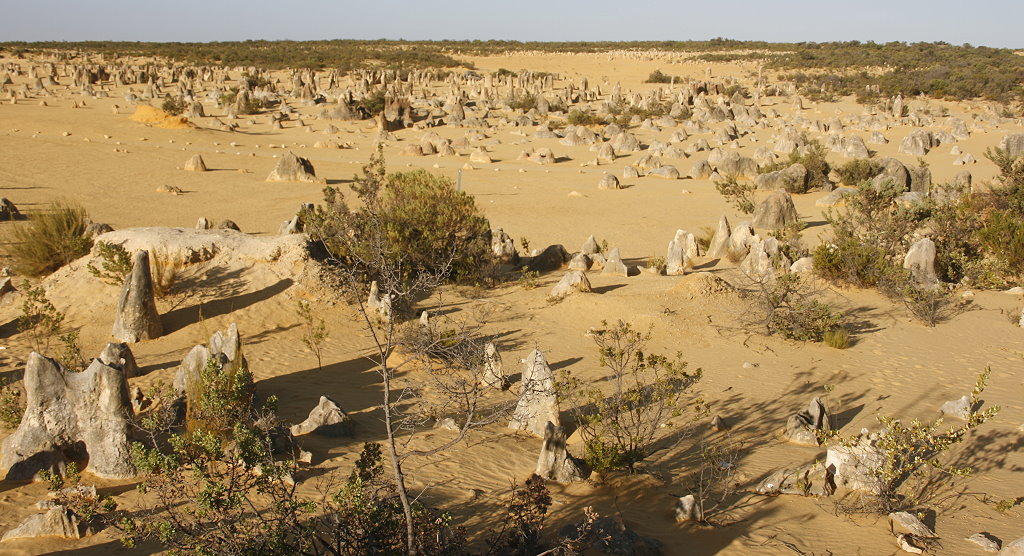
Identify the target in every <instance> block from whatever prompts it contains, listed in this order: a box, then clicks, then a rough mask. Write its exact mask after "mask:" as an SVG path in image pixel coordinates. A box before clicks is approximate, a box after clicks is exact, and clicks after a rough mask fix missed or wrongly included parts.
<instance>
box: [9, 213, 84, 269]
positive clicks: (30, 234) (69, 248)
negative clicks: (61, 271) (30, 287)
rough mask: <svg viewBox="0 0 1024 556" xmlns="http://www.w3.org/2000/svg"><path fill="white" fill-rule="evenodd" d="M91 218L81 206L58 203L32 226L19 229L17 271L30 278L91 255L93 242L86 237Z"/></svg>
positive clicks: (14, 234) (15, 249)
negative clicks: (88, 254)
mask: <svg viewBox="0 0 1024 556" xmlns="http://www.w3.org/2000/svg"><path fill="white" fill-rule="evenodd" d="M88 225H89V216H88V214H87V213H86V212H85V209H84V208H82V207H81V206H79V205H76V204H73V203H70V202H67V201H57V202H54V203H52V204H50V206H49V207H48V209H47V210H45V211H43V212H42V213H40V214H38V215H37V216H35V217H34V218H33V219H32V220H31V221H30V222H29V223H27V224H21V225H19V226H17V227H15V228H14V229H13V230H12V232H11V236H12V239H13V240H14V242H13V245H12V246H11V248H10V254H11V256H12V257H14V264H15V267H17V269H18V270H19V271H20V272H22V273H23V274H26V275H28V276H41V275H43V274H48V273H50V272H53V271H54V270H57V269H58V268H60V267H62V266H64V265H66V264H68V263H70V262H71V261H73V260H75V259H77V258H79V257H82V256H84V255H86V254H87V253H89V249H91V248H92V240H91V239H89V238H88V237H86V235H85V230H86V228H87V227H88Z"/></svg>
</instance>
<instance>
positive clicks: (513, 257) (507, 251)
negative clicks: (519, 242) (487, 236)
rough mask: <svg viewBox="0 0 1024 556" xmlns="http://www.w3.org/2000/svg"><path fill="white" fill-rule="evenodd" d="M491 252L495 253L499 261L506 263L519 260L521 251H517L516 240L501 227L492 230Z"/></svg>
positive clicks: (514, 262)
mask: <svg viewBox="0 0 1024 556" xmlns="http://www.w3.org/2000/svg"><path fill="white" fill-rule="evenodd" d="M491 252H492V253H494V257H495V258H496V259H497V260H498V262H501V263H504V264H516V263H517V262H519V253H517V252H516V246H515V242H514V241H512V238H511V237H509V235H508V234H506V233H505V230H503V229H501V228H498V229H497V230H495V231H493V232H491Z"/></svg>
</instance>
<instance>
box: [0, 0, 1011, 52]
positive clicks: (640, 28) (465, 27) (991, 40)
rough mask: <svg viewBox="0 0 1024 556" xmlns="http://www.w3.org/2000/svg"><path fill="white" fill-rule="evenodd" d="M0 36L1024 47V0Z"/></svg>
mask: <svg viewBox="0 0 1024 556" xmlns="http://www.w3.org/2000/svg"><path fill="white" fill-rule="evenodd" d="M0 13H2V14H3V17H2V18H0V42H2V41H41V40H66V41H81V40H112V41H156V42H208V41H235V40H247V39H266V40H280V39H291V40H312V39H406V40H424V39H427V40H429V39H434V40H438V39H460V40H465V39H469V40H472V39H480V40H486V39H505V40H519V41H628V40H704V39H710V38H715V37H724V38H729V39H738V40H765V41H772V42H801V41H813V42H825V41H848V40H859V41H875V42H889V41H906V42H920V41H924V42H934V41H944V42H948V43H951V44H956V45H959V44H963V43H971V44H973V45H975V46H980V45H984V46H995V47H1009V48H1019V47H1024V33H1021V32H1020V28H1021V25H1022V21H1024V0H974V1H965V0H955V1H954V0H887V1H879V0H859V1H851V0H817V1H814V0H700V1H689V0H676V1H672V0H646V1H645V0H616V1H606V0H589V1H588V0H547V1H539V0H511V1H494V0H472V1H470V0H378V1H374V2H366V1H351V0H307V1H301V0H293V1H288V0H247V1H241V0H132V1H127V0H0Z"/></svg>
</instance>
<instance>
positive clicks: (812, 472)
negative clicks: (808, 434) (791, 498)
mask: <svg viewBox="0 0 1024 556" xmlns="http://www.w3.org/2000/svg"><path fill="white" fill-rule="evenodd" d="M755 492H757V493H758V494H763V495H766V496H775V495H778V494H793V495H796V496H831V495H832V494H834V493H835V483H834V482H833V480H832V475H831V474H830V473H829V472H828V469H826V468H825V467H824V466H823V465H821V464H820V463H818V462H814V463H810V464H807V465H804V466H801V467H797V468H795V469H777V470H775V471H773V472H771V473H769V474H768V476H767V477H765V478H764V479H762V480H761V482H760V483H758V485H757V488H756V489H755Z"/></svg>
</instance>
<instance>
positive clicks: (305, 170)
mask: <svg viewBox="0 0 1024 556" xmlns="http://www.w3.org/2000/svg"><path fill="white" fill-rule="evenodd" d="M267 181H300V182H308V183H319V184H324V183H327V180H325V179H323V178H318V177H316V170H314V169H313V164H312V163H311V162H310V161H309V160H308V159H305V158H302V157H299V156H296V155H295V154H294V153H292V152H288V153H285V155H284V156H282V157H281V158H280V159H279V160H278V161H277V166H276V167H275V168H274V170H273V171H271V172H270V175H269V176H267Z"/></svg>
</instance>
